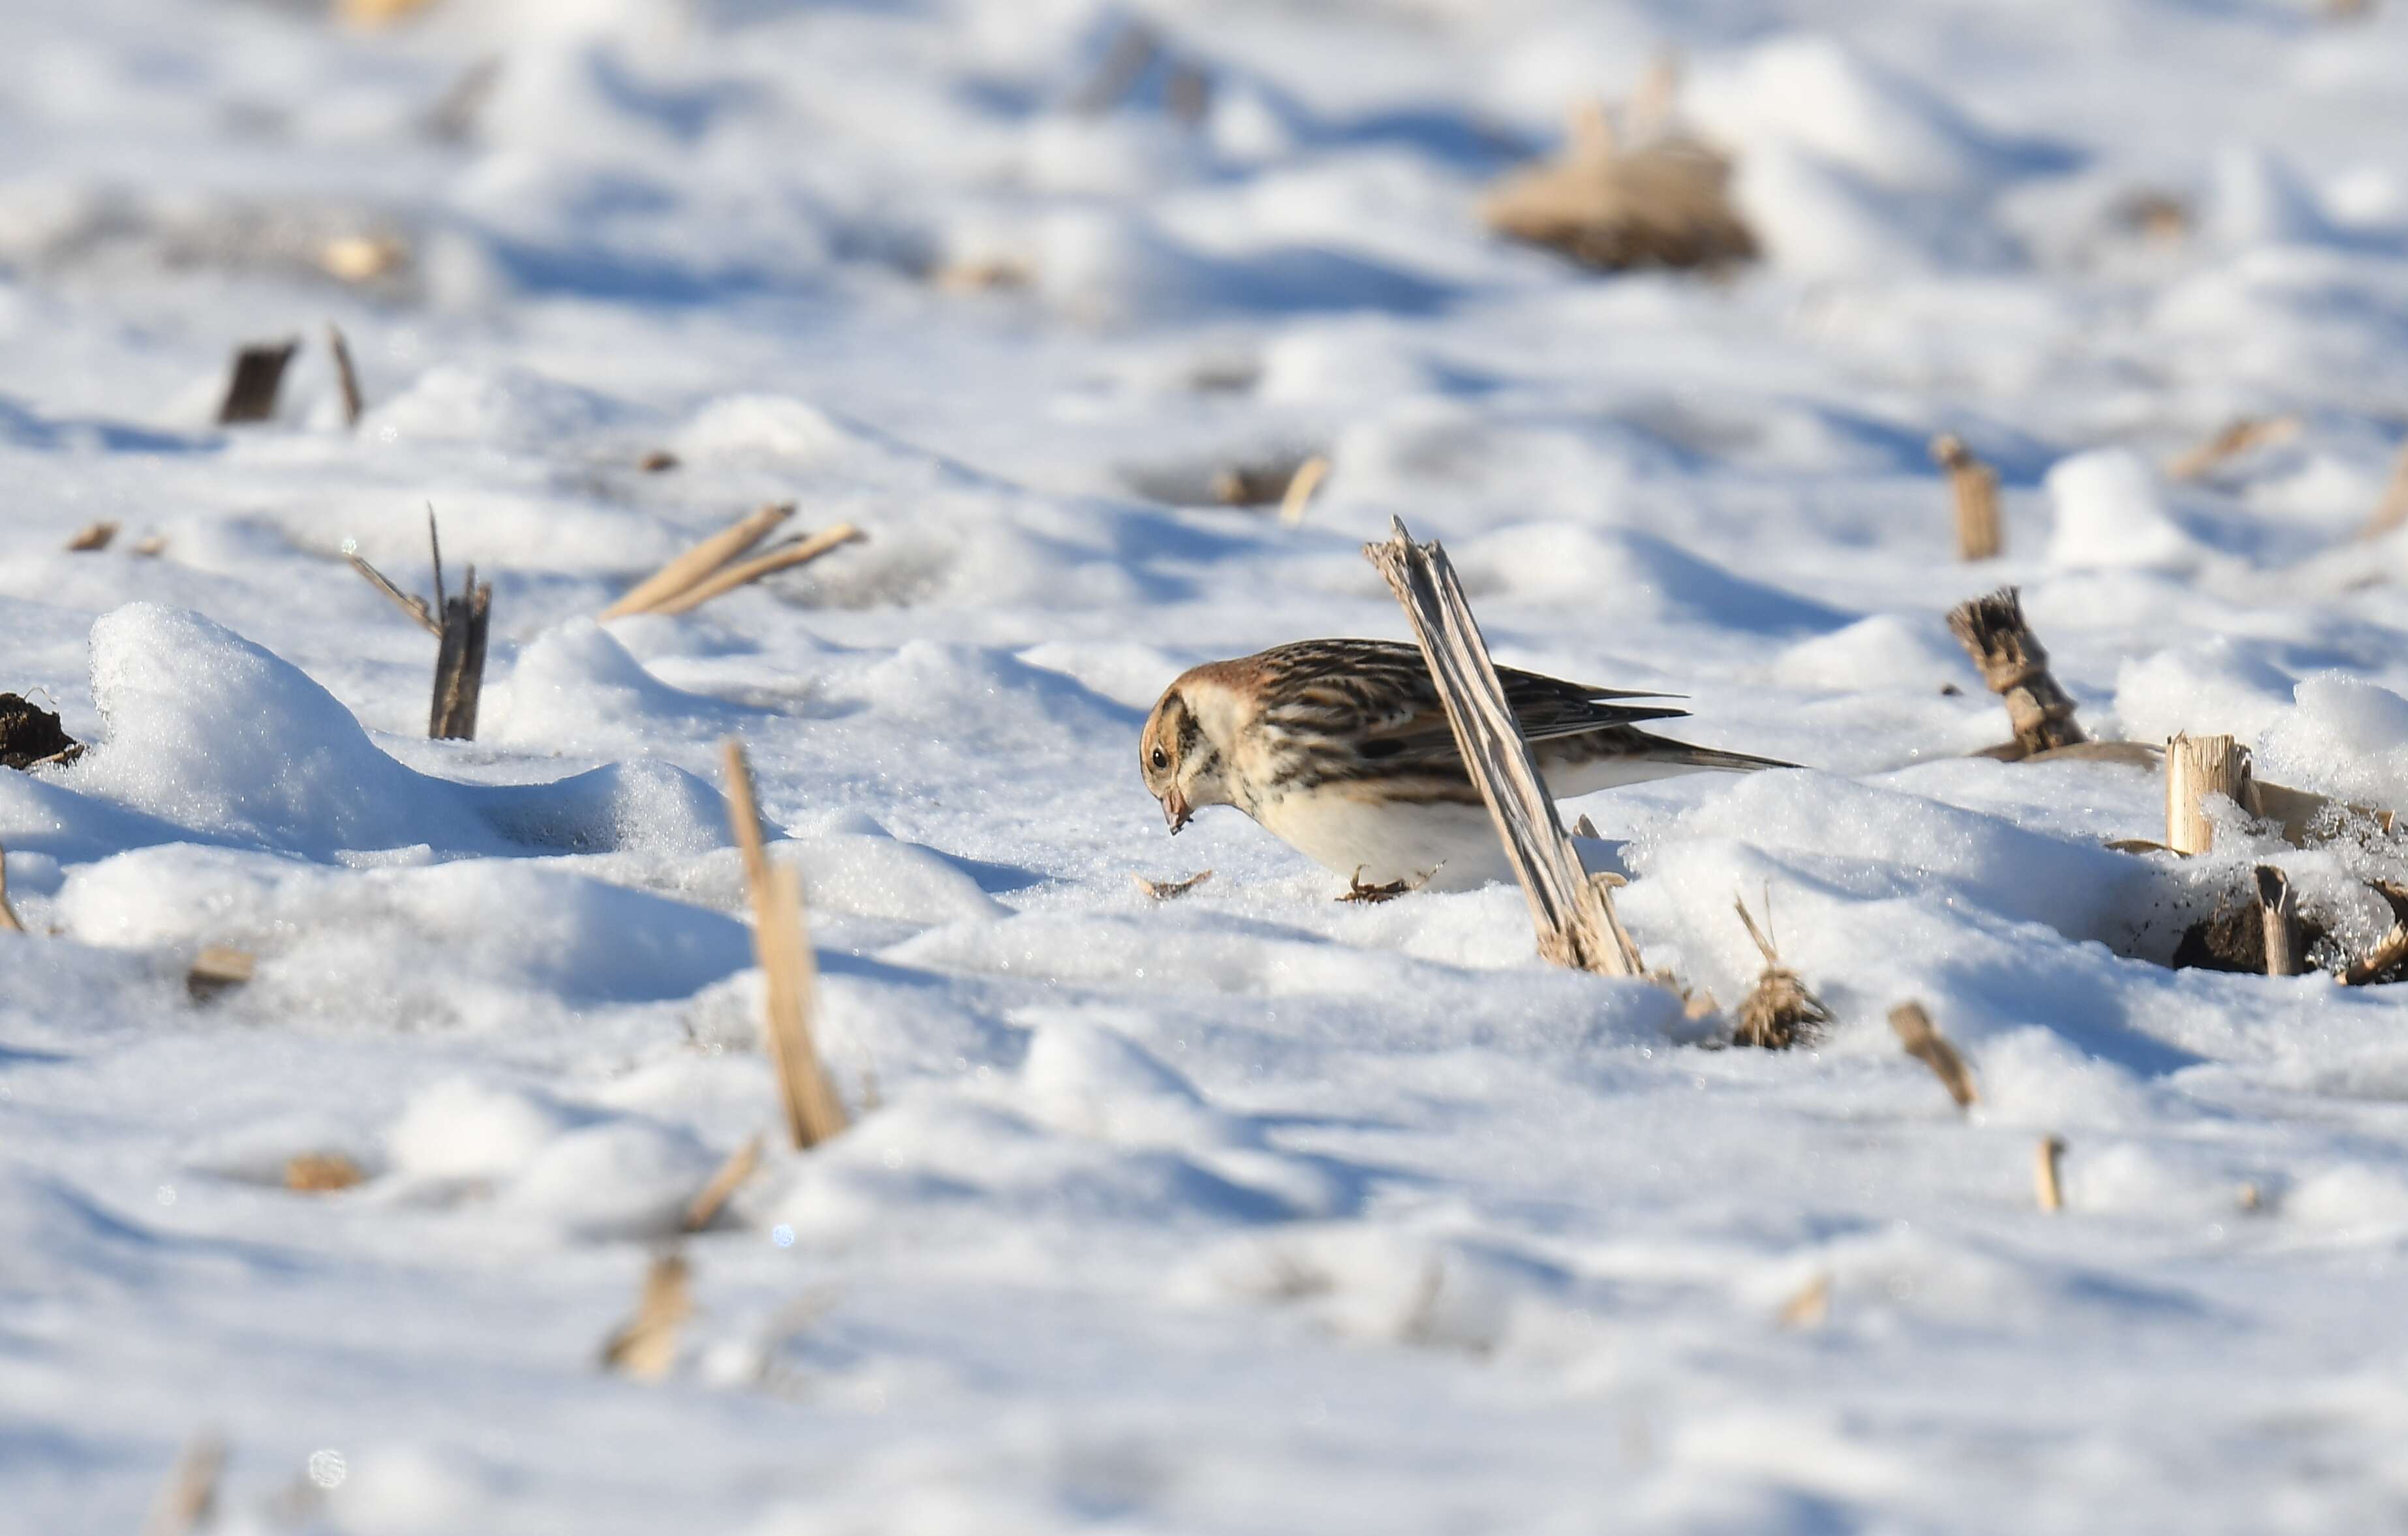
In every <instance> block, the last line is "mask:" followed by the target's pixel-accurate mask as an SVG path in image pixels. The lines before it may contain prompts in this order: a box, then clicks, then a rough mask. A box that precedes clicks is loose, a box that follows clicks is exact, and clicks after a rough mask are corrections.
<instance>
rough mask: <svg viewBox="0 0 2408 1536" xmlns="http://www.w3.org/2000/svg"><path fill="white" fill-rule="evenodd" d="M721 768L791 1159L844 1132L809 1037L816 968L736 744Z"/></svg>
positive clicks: (839, 1108) (799, 899) (845, 1120)
mask: <svg viewBox="0 0 2408 1536" xmlns="http://www.w3.org/2000/svg"><path fill="white" fill-rule="evenodd" d="M723 750H724V756H725V761H726V768H727V817H728V822H729V824H730V826H731V828H732V830H733V831H734V832H735V834H736V842H737V847H738V849H739V850H740V851H741V852H742V854H743V856H744V883H745V888H746V890H747V892H748V893H749V894H750V895H751V897H752V900H753V954H754V955H755V956H756V957H757V958H758V959H759V961H760V964H761V972H762V977H763V981H764V984H765V987H766V990H767V1008H766V1016H765V1019H764V1033H765V1035H766V1036H767V1041H768V1045H769V1064H770V1067H771V1069H773V1070H775V1071H776V1073H777V1075H778V1094H779V1098H780V1101H781V1103H782V1104H783V1105H784V1107H785V1112H786V1130H787V1134H788V1136H789V1137H790V1138H791V1139H792V1140H793V1141H794V1144H795V1147H796V1150H797V1151H803V1150H807V1149H809V1148H810V1147H813V1146H816V1145H818V1144H819V1143H820V1142H822V1141H826V1140H827V1139H828V1138H829V1137H831V1136H835V1135H837V1134H839V1132H841V1131H842V1130H843V1129H844V1128H845V1127H846V1126H847V1125H849V1124H851V1120H850V1117H849V1116H847V1115H846V1113H845V1110H844V1101H843V1100H842V1099H840V1098H838V1097H837V1092H836V1085H835V1084H833V1083H831V1082H830V1081H829V1080H828V1074H827V1069H826V1067H825V1066H824V1065H823V1064H822V1063H821V1061H820V1056H819V1049H818V1046H817V1045H816V1044H815V1043H814V1041H813V1040H812V1037H811V1027H810V1010H811V1002H812V983H814V981H815V980H816V979H817V976H818V968H817V965H816V963H815V961H814V959H813V956H812V955H811V944H810V936H809V935H808V934H807V933H806V932H805V931H804V927H803V893H802V882H801V879H800V877H799V876H797V875H796V873H795V870H794V868H793V867H792V866H790V865H779V864H772V863H771V862H770V859H769V850H768V846H767V843H766V842H765V841H764V840H763V839H762V837H761V811H760V808H759V805H758V803H757V802H756V801H755V800H754V798H753V768H752V765H751V764H750V763H748V762H747V761H746V760H745V756H744V744H743V743H742V742H740V741H738V740H736V739H733V738H730V739H728V741H727V742H726V744H725V746H724V749H723Z"/></svg>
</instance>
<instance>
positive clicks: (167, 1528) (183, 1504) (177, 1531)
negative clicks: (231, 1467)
mask: <svg viewBox="0 0 2408 1536" xmlns="http://www.w3.org/2000/svg"><path fill="white" fill-rule="evenodd" d="M225 1455H226V1453H225V1442H224V1441H222V1440H220V1439H219V1438H218V1437H217V1436H216V1435H214V1434H212V1433H210V1432H209V1431H208V1430H206V1429H204V1430H202V1431H201V1432H200V1433H199V1434H196V1435H194V1436H193V1438H192V1439H191V1441H189V1442H188V1443H186V1444H185V1446H184V1449H183V1450H182V1452H181V1453H179V1455H178V1456H177V1457H176V1464H175V1465H174V1466H173V1467H171V1468H169V1469H168V1471H167V1481H165V1483H162V1484H161V1485H160V1486H159V1492H158V1494H157V1495H156V1496H155V1497H154V1498H153V1499H152V1500H150V1514H147V1515H146V1516H144V1517H143V1521H142V1536H188V1533H190V1532H192V1531H195V1530H198V1529H201V1528H202V1527H203V1526H204V1525H207V1524H208V1523H209V1522H210V1519H211V1516H212V1515H214V1514H215V1513H216V1511H217V1502H218V1474H219V1473H220V1472H221V1471H224V1469H225Z"/></svg>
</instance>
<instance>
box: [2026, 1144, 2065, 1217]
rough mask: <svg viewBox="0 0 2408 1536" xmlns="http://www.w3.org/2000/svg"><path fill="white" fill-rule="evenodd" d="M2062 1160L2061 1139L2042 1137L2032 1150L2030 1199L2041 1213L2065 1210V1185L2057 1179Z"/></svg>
mask: <svg viewBox="0 0 2408 1536" xmlns="http://www.w3.org/2000/svg"><path fill="white" fill-rule="evenodd" d="M2064 1159H2065V1141H2064V1140H2063V1139H2062V1138H2059V1137H2056V1136H2043V1137H2042V1138H2041V1140H2040V1141H2039V1142H2038V1143H2037V1144H2035V1145H2034V1146H2033V1148H2032V1199H2034V1200H2035V1201H2037V1202H2038V1204H2039V1206H2040V1208H2041V1209H2042V1210H2043V1211H2049V1212H2057V1211H2062V1210H2064V1209H2065V1185H2064V1182H2063V1180H2062V1179H2061V1178H2060V1177H2059V1172H2060V1170H2061V1168H2062V1165H2063V1163H2064Z"/></svg>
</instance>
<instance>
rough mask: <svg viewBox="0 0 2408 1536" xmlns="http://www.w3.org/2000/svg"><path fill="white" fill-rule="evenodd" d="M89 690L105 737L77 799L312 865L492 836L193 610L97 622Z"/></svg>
mask: <svg viewBox="0 0 2408 1536" xmlns="http://www.w3.org/2000/svg"><path fill="white" fill-rule="evenodd" d="M92 692H93V702H94V703H95V704H97V705H98V706H99V709H100V712H101V716H102V718H103V719H104V720H105V721H106V722H107V724H108V735H107V737H106V738H105V739H103V740H101V741H100V742H99V743H98V744H96V745H95V746H94V747H93V750H92V751H91V753H90V754H88V755H87V756H86V758H85V760H84V762H83V763H82V764H80V765H79V768H78V771H77V773H76V775H75V778H74V784H75V787H76V789H77V790H79V792H82V793H85V794H92V795H98V796H100V797H104V798H107V799H111V800H115V801H117V802H118V803H120V804H122V805H125V806H128V807H130V808H132V809H135V810H138V811H143V812H145V813H147V814H149V815H152V816H156V817H158V818H160V819H161V820H163V821H168V822H173V823H175V824H177V825H179V826H184V827H189V828H191V829H193V830H194V831H199V832H204V833H208V834H212V835H214V836H216V837H219V838H221V839H223V840H228V841H236V842H247V843H257V844H264V845H265V846H268V847H274V848H282V849H289V850H293V851H295V852H305V853H308V854H316V855H320V856H324V855H328V854H333V853H334V852H335V851H336V850H337V849H344V848H404V847H408V846H410V845H411V844H414V843H433V844H436V845H437V846H444V847H470V848H483V847H486V846H489V845H490V844H492V843H493V841H494V836H493V833H492V831H491V829H490V828H488V827H487V826H485V825H483V823H481V822H480V820H479V819H478V818H477V816H476V815H475V813H474V812H473V811H470V810H469V809H468V807H467V806H466V804H465V803H463V801H462V800H461V799H460V798H459V797H457V796H456V795H454V794H452V793H450V792H449V790H450V786H446V785H442V784H440V783H439V782H438V781H435V780H431V779H428V778H426V777H425V776H424V775H423V774H419V773H415V772H412V771H411V770H410V769H409V768H404V767H403V766H402V765H401V764H399V763H396V762H394V760H393V759H392V758H390V757H388V756H386V755H385V754H383V753H381V752H380V751H378V750H377V748H376V746H375V744H374V743H372V742H371V741H369V739H368V736H367V732H366V731H364V730H362V729H361V728H360V724H359V722H358V721H356V720H354V719H352V718H351V711H348V710H346V709H344V708H343V706H342V705H341V704H340V703H339V702H337V700H336V698H335V696H333V695H332V694H329V693H328V692H326V690H325V689H323V688H322V687H320V686H318V684H317V683H315V682H311V681H310V680H309V678H308V676H307V675H305V674H304V673H303V672H302V671H301V670H300V668H296V667H294V666H293V665H292V664H291V663H289V662H286V661H284V660H282V659H281V658H279V657H278V656H276V655H273V654H271V653H269V652H268V651H266V650H265V648H264V647H261V646H257V645H253V644H252V643H251V641H249V640H246V639H243V638H242V637H241V636H239V635H236V633H234V632H233V631H232V630H230V629H227V628H225V627H224V626H223V625H222V624H215V623H212V622H211V621H210V620H208V619H205V618H203V617H201V616H200V615H199V614H197V613H193V612H190V611H187V610H179V609H168V608H159V607H156V606H154V605H152V604H149V603H135V604H130V605H128V606H127V607H124V608H121V609H119V610H116V611H114V612H112V613H108V614H105V615H103V616H102V617H101V619H100V620H99V621H98V622H97V623H95V624H93V626H92Z"/></svg>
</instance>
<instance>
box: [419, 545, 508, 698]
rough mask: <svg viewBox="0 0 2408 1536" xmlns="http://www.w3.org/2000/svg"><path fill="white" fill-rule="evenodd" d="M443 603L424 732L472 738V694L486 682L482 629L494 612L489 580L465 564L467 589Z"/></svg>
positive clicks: (484, 630) (476, 695) (476, 696)
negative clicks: (482, 578)
mask: <svg viewBox="0 0 2408 1536" xmlns="http://www.w3.org/2000/svg"><path fill="white" fill-rule="evenodd" d="M436 591H437V595H438V598H439V600H441V601H442V604H443V624H442V627H441V629H439V630H438V631H437V634H438V635H439V636H440V637H441V639H440V643H439V644H438V645H437V648H436V653H435V699H434V702H433V705H432V706H431V707H430V709H429V710H428V711H427V717H426V734H427V735H428V736H430V737H433V738H435V739H437V740H438V741H473V740H475V739H477V700H478V697H479V696H480V694H482V693H483V691H484V686H485V633H486V630H487V628H488V626H489V625H490V624H491V623H492V620H493V616H494V586H493V583H492V582H490V581H478V580H477V567H474V566H470V567H468V574H467V589H466V591H464V592H462V593H461V594H460V596H457V597H450V598H440V594H441V591H442V587H441V584H440V582H439V581H438V582H437V587H436Z"/></svg>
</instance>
